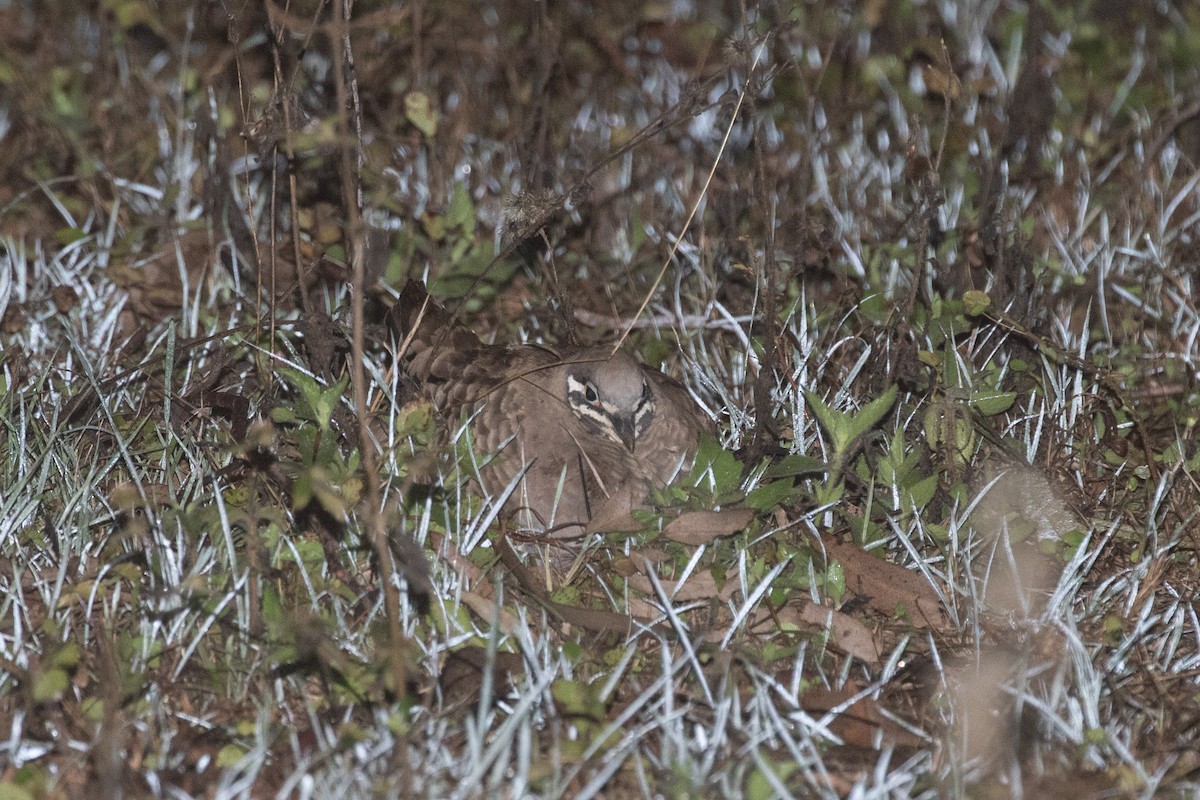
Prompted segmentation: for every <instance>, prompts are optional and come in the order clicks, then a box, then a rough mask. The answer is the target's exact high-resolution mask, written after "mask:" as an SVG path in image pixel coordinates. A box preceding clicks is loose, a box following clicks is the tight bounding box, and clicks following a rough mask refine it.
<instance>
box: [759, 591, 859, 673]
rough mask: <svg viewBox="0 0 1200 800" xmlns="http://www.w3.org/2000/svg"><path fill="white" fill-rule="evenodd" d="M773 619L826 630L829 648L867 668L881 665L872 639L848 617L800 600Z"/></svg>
mask: <svg viewBox="0 0 1200 800" xmlns="http://www.w3.org/2000/svg"><path fill="white" fill-rule="evenodd" d="M776 616H777V617H778V619H779V621H780V622H784V623H788V622H790V623H792V624H794V625H796V626H797V627H801V628H805V627H808V628H813V627H815V628H820V629H822V630H825V631H828V632H829V643H830V644H831V645H833V646H834V647H836V648H837V649H838V650H841V651H842V652H843V653H847V654H849V655H852V656H854V657H855V658H857V659H858V660H859V661H862V662H863V663H865V664H867V665H869V666H872V667H877V666H879V665H880V664H881V663H882V662H881V659H880V656H879V648H878V647H877V646H876V644H875V637H874V636H872V635H871V632H870V631H869V630H867V627H866V626H865V625H863V624H862V623H861V622H859V621H858V620H856V619H855V618H854V617H852V616H850V615H849V614H843V613H842V612H841V611H838V610H837V609H834V608H828V607H826V606H822V605H818V604H816V603H813V602H810V601H808V600H801V601H798V602H797V603H793V604H790V605H787V606H784V607H783V608H781V609H779V611H778V612H777V613H776Z"/></svg>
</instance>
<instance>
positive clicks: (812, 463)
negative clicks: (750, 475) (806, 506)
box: [763, 453, 829, 480]
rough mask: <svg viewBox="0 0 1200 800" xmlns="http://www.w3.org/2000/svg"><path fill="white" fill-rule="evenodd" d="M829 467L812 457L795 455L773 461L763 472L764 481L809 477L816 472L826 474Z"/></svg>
mask: <svg viewBox="0 0 1200 800" xmlns="http://www.w3.org/2000/svg"><path fill="white" fill-rule="evenodd" d="M827 469H829V465H828V464H826V463H825V462H824V461H819V460H818V459H815V458H812V457H811V456H805V455H801V454H799V453H793V454H791V455H787V456H784V457H783V458H780V459H778V460H776V461H773V462H772V463H771V465H770V466H768V467H767V468H766V470H765V471H764V472H763V480H774V479H776V478H794V477H796V476H797V475H809V474H812V473H814V472H825V471H826V470H827Z"/></svg>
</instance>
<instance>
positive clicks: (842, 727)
mask: <svg viewBox="0 0 1200 800" xmlns="http://www.w3.org/2000/svg"><path fill="white" fill-rule="evenodd" d="M861 690H862V686H858V685H853V684H847V685H846V686H845V687H843V688H841V689H822V688H820V687H814V688H811V689H808V690H806V691H805V692H804V694H803V695H801V697H800V704H801V706H803V708H804V710H805V711H807V712H808V713H810V714H812V715H813V716H818V715H823V714H826V713H828V712H830V711H832V710H833V709H835V708H837V707H838V706H840V705H842V704H843V703H845V702H846V701H847V700H849V699H850V698H851V697H853V696H854V695H856V694H858V693H859V692H860V691H861ZM880 709H881V706H880V705H879V702H878V701H877V700H875V699H873V698H871V697H860V698H859V699H857V700H855V701H854V702H852V703H851V704H850V705H849V706H848V707H847V708H845V709H844V710H843V711H842V712H841V713H839V714H838V715H837V717H836V718H835V719H834V720H833V722H832V723H831V724H830V726H829V729H830V730H832V731H833V732H834V733H835V734H837V735H838V736H839V737H841V739H842V741H843V742H845V743H846V744H848V745H851V746H853V747H862V748H869V749H872V750H874V749H878V748H879V747H881V746H886V745H894V746H897V747H919V746H921V744H922V741H921V739H920V738H919V737H918V736H915V735H913V734H912V733H911V732H909V731H908V730H907V729H906V728H904V727H902V726H901V725H899V724H897V723H896V722H894V721H893V720H891V719H890V718H889V717H887V716H885V715H884V713H883V712H882V711H881V710H880Z"/></svg>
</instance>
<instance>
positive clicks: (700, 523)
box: [663, 508, 754, 547]
mask: <svg viewBox="0 0 1200 800" xmlns="http://www.w3.org/2000/svg"><path fill="white" fill-rule="evenodd" d="M752 519H754V512H753V511H752V510H751V509H749V508H726V509H722V510H720V511H688V512H686V513H684V514H681V515H680V516H678V517H676V518H675V519H673V520H671V521H670V522H668V523H667V527H666V528H665V529H664V530H663V534H664V535H665V536H666V537H667V538H668V539H671V540H672V541H676V542H680V543H682V544H689V545H692V546H695V547H698V546H699V545H702V544H708V543H709V542H711V541H712V540H714V539H719V538H720V537H722V536H731V535H733V534H735V533H737V532H739V531H741V530H743V529H745V527H746V526H747V525H749V524H750V520H752Z"/></svg>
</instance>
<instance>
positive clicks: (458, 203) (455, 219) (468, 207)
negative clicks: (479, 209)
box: [446, 183, 475, 235]
mask: <svg viewBox="0 0 1200 800" xmlns="http://www.w3.org/2000/svg"><path fill="white" fill-rule="evenodd" d="M446 226H447V227H449V228H457V229H458V230H460V231H462V232H463V233H465V234H468V235H469V234H471V233H473V232H474V231H475V204H474V203H472V202H471V196H470V195H469V194H468V193H467V187H466V186H464V185H463V184H461V183H456V184H454V192H453V193H452V194H451V195H450V208H449V210H447V211H446Z"/></svg>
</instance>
